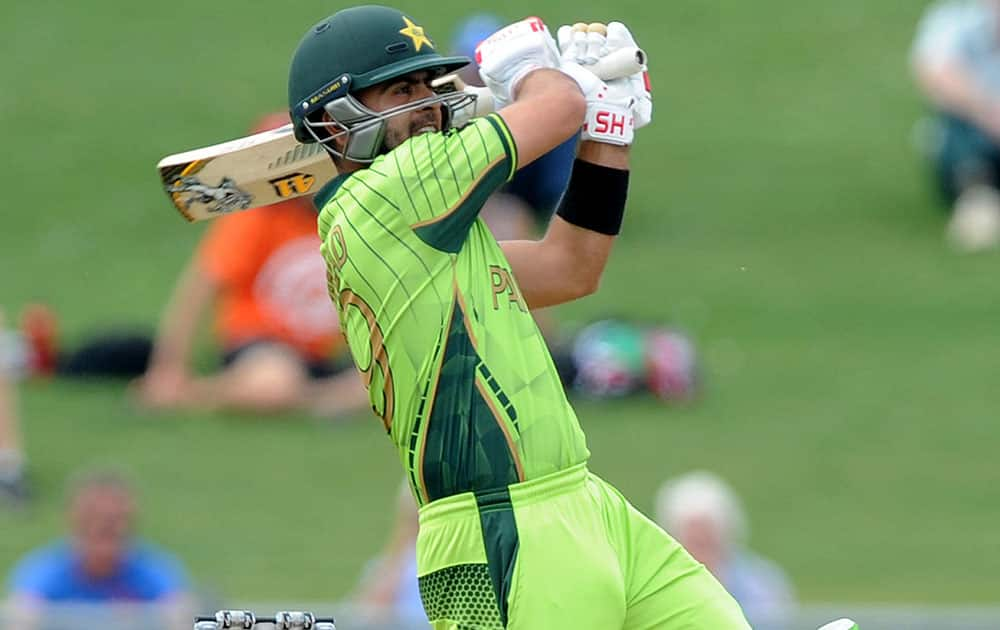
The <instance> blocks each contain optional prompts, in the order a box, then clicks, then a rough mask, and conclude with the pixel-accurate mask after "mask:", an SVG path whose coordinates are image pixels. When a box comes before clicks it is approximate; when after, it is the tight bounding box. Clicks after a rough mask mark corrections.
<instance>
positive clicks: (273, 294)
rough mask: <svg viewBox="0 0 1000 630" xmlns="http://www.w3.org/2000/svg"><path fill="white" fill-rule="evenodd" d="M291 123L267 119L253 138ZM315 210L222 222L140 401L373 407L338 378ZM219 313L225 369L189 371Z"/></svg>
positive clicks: (356, 382)
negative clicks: (206, 321) (203, 325)
mask: <svg viewBox="0 0 1000 630" xmlns="http://www.w3.org/2000/svg"><path fill="white" fill-rule="evenodd" d="M287 122H288V116H287V114H285V113H274V114H269V115H267V116H265V117H264V118H263V119H261V121H259V122H258V124H257V125H256V126H255V127H254V128H253V130H252V131H253V132H254V133H256V132H260V131H265V130H268V129H273V128H275V127H279V126H281V125H283V124H285V123H287ZM319 247H320V241H319V236H318V235H317V233H316V211H315V210H314V209H313V208H312V205H311V202H310V200H309V199H298V200H291V201H286V202H283V203H279V204H275V205H273V206H268V207H264V208H258V209H256V210H254V211H253V212H242V213H237V214H232V215H228V216H225V217H221V218H219V219H217V220H216V221H214V222H213V223H212V225H211V227H210V228H209V230H208V232H207V233H206V234H205V237H204V239H203V240H202V242H201V244H200V245H199V247H198V250H197V252H196V253H195V256H194V257H193V259H192V261H191V263H190V264H189V265H188V267H187V269H186V270H185V271H184V272H183V274H182V275H181V277H180V279H179V281H178V283H177V285H176V287H175V288H174V292H173V295H172V297H171V299H170V302H169V304H168V306H167V308H166V312H165V314H164V316H163V318H162V321H161V324H160V327H159V331H158V333H157V336H156V339H155V341H154V344H153V349H152V353H151V356H150V358H149V363H148V366H147V369H146V372H145V374H144V375H143V376H142V377H141V378H140V379H138V381H137V383H136V390H137V395H138V398H139V400H140V401H141V402H142V403H144V404H145V405H147V406H149V407H154V408H196V409H220V408H223V409H235V410H240V411H260V412H273V411H283V410H291V409H307V410H311V411H315V412H317V413H319V414H322V415H337V414H339V413H345V412H349V411H354V410H358V409H362V408H364V407H365V406H366V404H367V394H366V392H365V389H364V386H363V383H362V380H361V377H360V375H359V374H358V373H357V371H356V370H354V369H348V370H344V371H341V372H337V371H335V369H334V367H333V365H332V362H333V359H334V358H335V357H337V355H338V354H341V353H342V352H343V350H344V349H345V347H346V344H345V342H344V338H343V336H342V334H341V332H340V326H339V322H338V319H337V313H336V310H335V309H334V308H333V306H332V305H331V304H330V301H329V299H328V298H327V288H326V283H325V280H324V278H325V276H326V273H325V266H324V262H323V258H322V256H321V255H320V253H319ZM213 305H214V307H215V333H216V337H217V339H218V340H219V343H220V345H221V349H222V351H223V361H222V363H223V368H222V369H221V370H220V371H219V372H217V373H215V374H213V375H210V376H202V377H197V376H195V375H194V373H193V372H192V370H191V368H190V363H191V362H190V355H191V349H192V347H193V345H194V339H195V335H196V332H197V329H198V324H199V322H200V321H201V318H202V317H203V315H204V314H205V313H206V311H207V310H208V309H209V308H210V307H211V306H213Z"/></svg>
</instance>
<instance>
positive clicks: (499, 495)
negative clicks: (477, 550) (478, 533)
mask: <svg viewBox="0 0 1000 630" xmlns="http://www.w3.org/2000/svg"><path fill="white" fill-rule="evenodd" d="M476 506H477V507H478V508H479V522H480V524H481V525H482V527H483V547H485V548H486V562H487V566H488V568H489V571H490V581H491V582H492V583H493V592H494V594H495V595H496V598H497V602H498V603H499V607H500V621H501V622H503V625H504V627H507V597H508V596H509V595H510V587H511V584H512V583H513V581H514V565H515V563H516V562H517V552H518V549H519V548H520V539H519V538H518V535H517V521H516V520H515V519H514V507H513V506H512V505H511V502H510V490H508V489H507V488H502V489H500V490H490V491H487V492H477V493H476Z"/></svg>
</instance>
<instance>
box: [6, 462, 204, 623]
mask: <svg viewBox="0 0 1000 630" xmlns="http://www.w3.org/2000/svg"><path fill="white" fill-rule="evenodd" d="M67 507H68V514H67V516H68V525H69V536H68V538H66V539H64V540H59V541H57V542H54V543H52V544H50V545H48V546H45V547H43V548H40V549H37V550H35V551H32V552H29V553H28V554H27V555H26V556H25V557H24V558H22V559H21V560H20V562H18V563H17V564H16V565H15V567H14V568H13V570H12V571H11V573H10V576H9V581H8V591H9V601H8V606H7V614H8V615H9V618H10V619H11V620H13V621H14V622H15V623H14V624H12V627H15V628H19V629H20V628H34V627H37V626H38V624H39V623H41V620H42V619H43V618H45V617H46V616H48V615H49V614H50V613H53V611H58V608H59V606H60V605H63V606H66V605H74V604H76V605H80V604H89V605H117V604H122V605H127V604H146V605H151V606H153V607H154V609H155V610H156V611H157V614H156V619H155V620H154V621H155V623H154V624H153V625H154V627H170V628H189V627H190V619H191V617H190V615H191V613H192V610H193V605H192V602H193V599H192V597H191V591H190V587H189V583H188V578H187V575H186V572H185V570H184V568H183V567H182V566H181V563H180V562H179V561H178V560H177V559H176V558H174V557H173V556H172V555H171V554H169V553H167V552H165V551H163V550H161V549H158V548H157V547H155V546H153V545H151V544H149V543H146V542H143V541H141V540H140V539H138V538H137V537H136V536H135V523H136V503H135V497H134V494H133V491H132V489H131V487H130V486H129V484H128V483H127V482H126V481H125V479H124V478H123V477H122V476H121V475H119V474H118V473H117V472H114V471H110V470H95V471H91V472H87V473H84V474H81V475H80V476H79V477H77V478H75V479H74V480H73V481H72V483H71V485H70V489H69V498H68V506H67ZM60 627H62V624H60ZM77 627H81V628H83V627H90V626H89V625H88V622H87V621H86V620H81V622H80V625H79V626H77Z"/></svg>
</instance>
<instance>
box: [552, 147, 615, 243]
mask: <svg viewBox="0 0 1000 630" xmlns="http://www.w3.org/2000/svg"><path fill="white" fill-rule="evenodd" d="M628 173H629V172H628V171H624V170H621V169H618V168H610V167H608V166H601V165H599V164H594V163H593V162H584V161H583V160H576V161H575V162H573V173H572V175H570V178H569V185H568V186H566V192H565V193H563V196H562V199H560V200H559V208H558V209H557V210H556V214H558V215H559V216H560V217H562V218H563V219H564V220H566V221H567V222H568V223H572V224H573V225H575V226H577V227H582V228H583V229H585V230H590V231H592V232H600V233H601V234H607V235H609V236H616V235H617V234H618V233H619V232H621V229H622V218H623V217H624V216H625V199H626V198H627V197H628Z"/></svg>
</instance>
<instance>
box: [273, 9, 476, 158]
mask: <svg viewBox="0 0 1000 630" xmlns="http://www.w3.org/2000/svg"><path fill="white" fill-rule="evenodd" d="M470 61H471V60H470V59H469V58H467V57H444V56H441V55H440V54H438V52H437V51H436V50H435V49H434V44H433V42H431V40H430V39H429V38H428V37H427V35H426V34H425V33H424V29H423V28H422V27H421V26H419V25H417V23H416V22H415V21H414V20H413V19H412V18H410V17H409V16H408V15H406V14H404V13H403V12H401V11H398V10H396V9H392V8H390V7H383V6H377V5H366V6H358V7H352V8H350V9H344V10H342V11H338V12H337V13H335V14H333V15H331V16H330V17H328V18H326V19H325V20H323V21H321V22H319V23H318V24H316V25H315V26H313V27H312V28H311V29H309V31H308V32H307V33H306V34H305V37H303V38H302V41H300V42H299V45H298V48H296V49H295V55H294V56H293V57H292V67H291V70H290V71H289V76H288V106H289V110H290V114H291V118H292V122H293V123H294V129H295V138H296V139H297V140H298V141H299V142H304V143H311V142H319V143H322V144H323V146H324V147H325V148H326V149H327V151H329V152H330V153H332V154H334V155H337V156H339V157H343V158H346V159H349V160H352V161H355V162H371V161H372V160H373V159H375V157H376V156H377V155H378V154H379V152H381V150H382V146H383V145H382V143H383V140H384V137H385V128H386V120H387V119H388V118H390V117H392V116H395V115H397V114H401V113H403V112H407V111H412V110H415V109H421V108H424V107H427V106H428V105H433V104H437V103H441V104H443V105H444V109H445V124H446V125H447V123H448V120H449V118H450V110H451V108H452V107H456V106H458V105H457V104H458V103H459V102H460V101H465V103H466V104H468V102H469V100H470V99H469V97H468V96H467V95H466V94H465V93H463V92H452V93H449V94H437V95H435V96H433V97H430V98H426V99H421V100H419V101H414V102H412V103H407V104H406V105H404V106H401V107H396V108H393V109H391V110H387V111H383V112H375V111H373V110H371V109H369V108H367V107H365V106H364V105H363V104H362V103H361V102H360V101H359V100H358V99H357V98H355V97H354V95H355V94H356V93H357V92H358V91H359V90H363V89H365V88H367V87H371V86H373V85H376V84H378V83H383V82H385V81H388V80H391V79H396V78H398V77H402V76H405V75H407V74H409V73H411V72H416V71H418V70H429V71H430V72H431V73H432V74H433V75H435V76H442V75H444V74H447V73H449V72H452V71H454V70H457V69H459V68H461V67H462V66H465V65H467V64H469V63H470ZM324 112H325V113H326V114H328V115H329V117H330V118H332V119H333V120H334V121H335V122H336V123H337V125H338V126H340V127H341V128H342V129H343V131H341V132H339V133H337V134H334V135H331V134H330V133H328V132H327V125H328V122H324V121H323V120H322V119H323V113H324ZM335 137H344V138H345V139H346V142H345V144H344V147H343V150H342V151H339V150H337V149H336V148H335V146H334V145H333V143H332V142H331V140H332V139H333V138H335Z"/></svg>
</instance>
